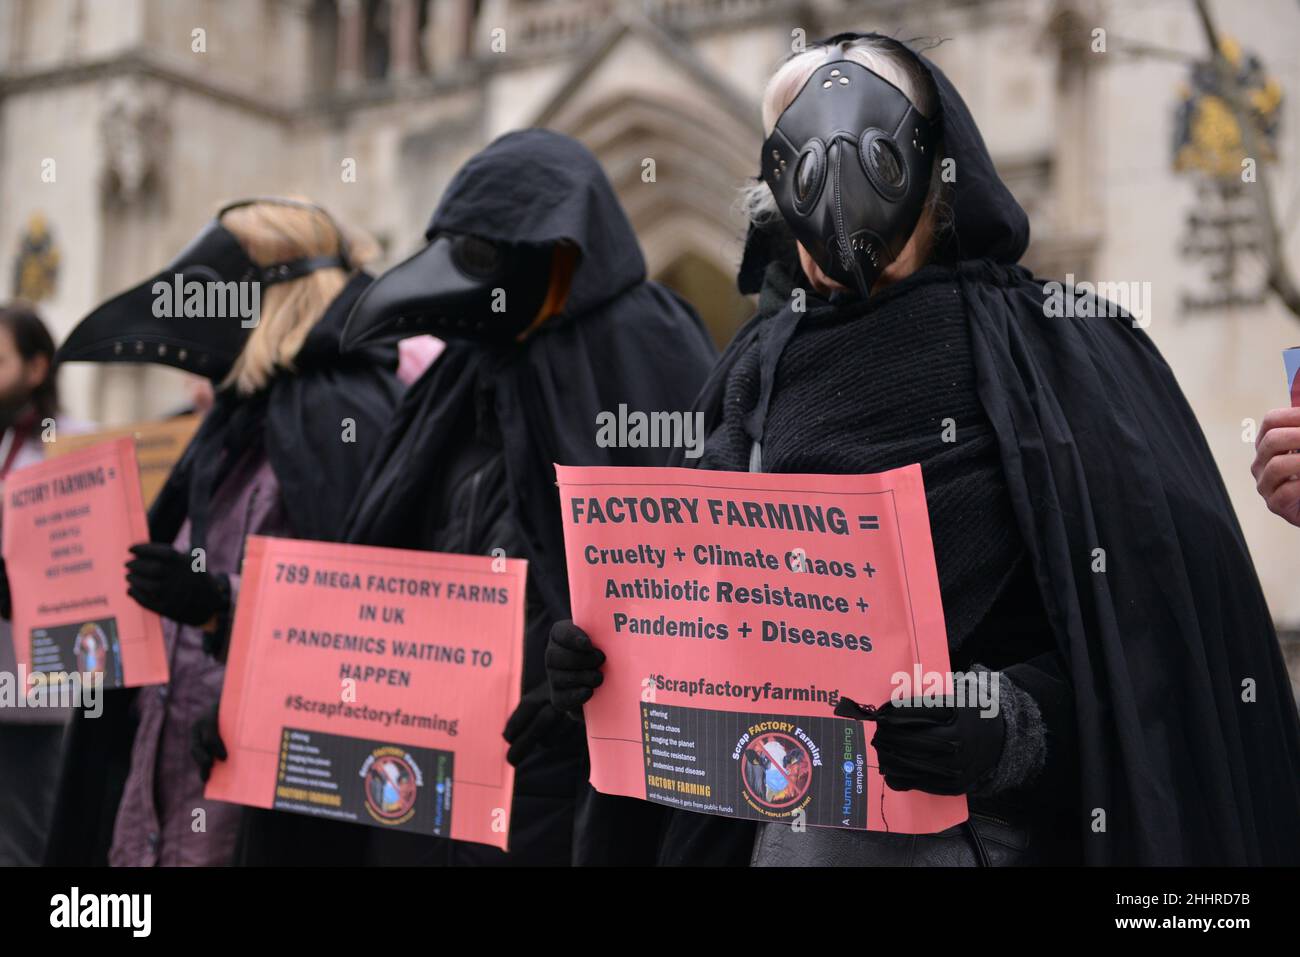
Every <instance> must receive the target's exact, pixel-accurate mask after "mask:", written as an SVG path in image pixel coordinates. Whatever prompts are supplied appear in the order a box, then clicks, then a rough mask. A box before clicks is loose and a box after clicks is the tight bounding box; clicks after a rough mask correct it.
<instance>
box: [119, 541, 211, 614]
mask: <svg viewBox="0 0 1300 957" xmlns="http://www.w3.org/2000/svg"><path fill="white" fill-rule="evenodd" d="M131 554H132V555H134V556H135V558H132V559H131V560H130V561H128V562H127V563H126V584H127V589H126V593H127V594H128V595H130V596H131V597H132V598H134V599H135V600H136V601H137V602H138V603H139V604H140V605H141V606H143V607H144V608H147V609H149V610H150V611H154V612H157V613H158V614H160V615H162V616H163V617H164V618H170V619H171V620H172V621H179V622H180V623H181V624H183V625H202V624H204V623H205V622H207V621H209V620H210V619H211V618H212V617H213V616H214V615H217V614H220V613H223V612H226V611H228V610H229V608H230V582H229V580H227V578H226V576H225V575H214V574H212V573H211V572H196V571H194V570H193V569H192V568H191V566H190V562H191V561H192V559H191V558H190V556H189V555H185V554H182V553H181V552H178V551H176V549H174V548H172V547H171V546H170V545H159V544H156V543H153V542H142V543H141V544H139V545H132V546H131Z"/></svg>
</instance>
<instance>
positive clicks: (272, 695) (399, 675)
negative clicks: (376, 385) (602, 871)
mask: <svg viewBox="0 0 1300 957" xmlns="http://www.w3.org/2000/svg"><path fill="white" fill-rule="evenodd" d="M527 574H528V563H527V562H525V561H522V560H520V559H513V558H512V559H493V558H488V557H485V556H480V555H444V554H440V553H438V552H415V551H405V550H401V549H395V548H371V547H369V546H364V545H336V544H332V543H325V542H304V541H295V540H291V539H282V538H264V537H261V536H256V535H254V536H251V537H250V538H249V539H248V546H247V550H246V552H245V557H244V577H243V585H242V587H241V589H240V593H239V606H238V608H237V609H236V610H235V624H234V630H233V632H232V634H231V641H230V656H229V660H228V662H227V665H226V681H225V685H224V686H223V687H222V691H221V711H220V718H219V723H220V726H221V738H222V740H223V741H224V742H225V744H226V749H227V751H228V752H229V759H228V760H226V761H218V762H217V763H216V765H215V766H214V767H213V770H212V778H211V780H210V781H209V782H208V786H207V790H206V791H205V794H206V796H207V797H209V798H212V799H215V800H220V801H230V802H232V803H236V804H250V805H252V806H254V807H263V808H275V809H276V810H280V811H291V812H295V813H299V814H311V815H315V816H318V817H327V818H330V819H331V820H336V821H348V822H351V823H356V824H368V825H371V826H373V827H381V828H387V829H390V830H401V831H410V832H412V833H416V834H426V835H433V836H436V837H451V838H454V839H456V840H461V841H476V842H478V843H480V844H491V845H493V846H495V847H499V848H501V849H502V850H505V849H506V848H507V846H508V840H507V838H508V834H509V825H510V807H511V801H512V796H513V793H514V779H515V772H514V768H513V767H511V766H510V765H509V764H508V763H507V762H506V742H505V740H504V739H503V738H502V737H501V731H502V729H503V728H504V727H505V724H506V719H507V718H509V716H510V714H511V712H513V711H514V709H515V707H516V706H517V705H518V704H519V693H520V685H521V683H522V680H523V649H524V587H525V582H526V580H527Z"/></svg>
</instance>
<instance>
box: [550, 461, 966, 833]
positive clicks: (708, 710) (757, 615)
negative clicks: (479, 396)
mask: <svg viewBox="0 0 1300 957" xmlns="http://www.w3.org/2000/svg"><path fill="white" fill-rule="evenodd" d="M556 469H557V472H558V475H559V484H560V493H561V494H560V497H561V505H562V510H563V521H564V533H565V543H566V549H567V557H568V568H569V588H570V598H571V601H572V607H573V617H574V621H575V623H576V624H578V625H579V626H580V627H581V628H583V629H584V630H586V632H587V633H588V634H589V635H590V636H591V639H592V641H593V642H594V643H595V644H596V645H597V646H598V647H599V648H600V649H601V650H602V651H604V652H605V654H606V656H607V659H608V660H607V662H606V664H605V666H604V676H605V678H604V682H603V684H602V685H601V686H600V687H599V688H598V689H597V690H596V692H595V694H594V695H593V696H592V698H591V700H590V701H588V702H587V704H586V706H585V712H586V724H587V742H588V748H589V750H590V754H591V783H592V786H593V787H595V788H596V789H597V790H599V791H603V792H605V793H608V794H620V795H626V796H629V797H638V798H644V799H647V800H653V801H656V802H659V803H664V804H669V805H672V806H675V807H680V808H683V809H686V810H692V811H699V812H703V813H713V814H723V815H728V816H735V817H743V818H747V819H751V820H759V821H792V820H795V819H797V817H796V816H797V815H800V814H802V820H803V823H805V824H810V825H813V826H826V827H847V828H856V829H863V828H866V829H870V830H890V831H897V832H903V833H911V834H923V833H932V832H935V831H940V830H943V829H944V828H947V827H951V826H952V825H954V824H957V823H959V822H961V821H963V820H965V819H966V816H967V811H966V799H965V798H964V797H943V796H938V795H932V794H924V793H920V792H916V791H905V792H904V791H892V790H889V789H888V788H886V787H884V784H883V780H882V778H881V777H880V774H879V771H878V770H877V768H876V760H875V753H874V751H872V749H871V746H870V744H869V740H870V737H871V734H872V728H871V727H870V726H868V725H864V724H863V723H862V722H859V721H854V720H848V719H843V718H837V717H835V716H834V714H833V711H834V708H835V705H836V703H837V702H838V700H839V696H840V695H841V694H843V695H845V696H847V697H850V698H853V699H854V700H856V701H858V702H860V703H871V704H876V705H880V704H883V703H884V702H885V701H887V700H888V699H889V697H890V694H891V692H892V691H893V689H894V686H895V685H894V676H895V675H896V674H899V673H904V674H906V675H907V676H908V677H909V678H914V677H915V676H916V674H917V670H918V666H919V670H920V671H921V672H925V673H939V674H944V675H946V674H947V673H948V667H949V666H948V648H947V641H946V633H945V630H944V622H943V605H942V601H941V599H940V595H939V582H938V575H937V574H936V571H935V564H934V549H933V546H932V544H931V541H930V523H929V517H928V514H927V512H926V506H925V491H924V488H923V485H922V481H921V468H920V466H918V465H913V466H908V467H907V468H901V469H896V470H894V471H892V472H883V473H881V474H878V475H777V474H748V473H741V472H713V471H705V470H697V469H656V468H572V467H566V466H557V467H556ZM919 695H920V690H919V689H918V696H919Z"/></svg>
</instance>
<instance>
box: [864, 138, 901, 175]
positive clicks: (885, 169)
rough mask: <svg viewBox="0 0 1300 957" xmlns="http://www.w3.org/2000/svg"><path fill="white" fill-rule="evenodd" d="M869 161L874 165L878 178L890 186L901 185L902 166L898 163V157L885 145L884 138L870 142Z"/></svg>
mask: <svg viewBox="0 0 1300 957" xmlns="http://www.w3.org/2000/svg"><path fill="white" fill-rule="evenodd" d="M870 162H871V163H872V164H873V165H874V166H875V167H876V172H877V173H879V174H880V178H881V179H882V180H884V181H885V182H886V183H888V184H889V185H890V186H894V187H898V186H902V185H903V167H902V166H901V165H900V164H899V162H898V157H897V156H895V155H894V154H893V153H892V152H891V151H890V150H889V147H887V146H885V142H884V140H876V141H875V142H874V143H872V144H871V159H870Z"/></svg>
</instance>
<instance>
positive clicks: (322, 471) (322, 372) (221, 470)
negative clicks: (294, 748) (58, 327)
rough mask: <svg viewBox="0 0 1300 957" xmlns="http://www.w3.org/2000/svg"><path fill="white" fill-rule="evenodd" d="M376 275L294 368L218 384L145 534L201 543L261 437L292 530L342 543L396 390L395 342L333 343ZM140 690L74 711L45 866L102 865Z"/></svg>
mask: <svg viewBox="0 0 1300 957" xmlns="http://www.w3.org/2000/svg"><path fill="white" fill-rule="evenodd" d="M372 281H373V280H372V279H371V277H370V276H368V275H366V274H365V273H357V274H355V275H354V276H352V277H351V278H350V279H349V281H348V283H347V285H346V286H344V287H343V289H342V290H341V291H340V292H339V294H338V295H337V296H336V297H335V298H334V300H333V302H331V303H330V305H329V306H328V308H327V309H326V311H325V313H324V314H323V315H322V316H321V318H320V319H319V320H318V321H317V323H316V324H315V325H314V326H313V327H312V329H311V331H310V332H309V333H308V334H307V338H306V339H305V340H304V342H303V345H302V348H301V349H300V350H299V352H298V355H297V357H296V358H295V360H294V370H293V372H280V373H279V374H277V375H276V376H275V377H274V378H273V379H272V380H271V382H270V384H269V385H268V386H267V387H266V388H265V389H263V390H261V391H260V392H258V393H256V394H255V395H252V396H247V397H244V396H239V395H237V394H236V393H235V392H234V391H233V390H226V389H223V390H221V391H219V392H218V393H217V398H216V401H215V402H214V404H213V407H212V409H211V411H210V412H209V413H208V414H207V416H205V417H204V420H203V423H202V425H200V426H199V430H198V432H196V433H195V435H194V438H193V439H191V440H190V444H189V445H188V446H187V447H186V449H185V452H184V453H183V454H182V456H181V458H180V461H178V462H177V463H176V466H175V467H174V468H173V469H172V472H171V474H170V475H169V476H168V478H167V481H166V483H165V484H164V485H163V488H162V490H161V491H160V492H159V493H158V497H157V499H155V500H154V503H153V505H152V506H151V507H150V509H149V537H150V539H151V540H152V541H155V542H164V543H171V542H172V541H174V540H175V538H176V535H177V534H178V533H179V532H180V529H181V526H182V525H183V524H184V522H185V520H186V519H187V518H188V519H190V523H191V530H192V540H193V541H194V543H195V544H196V545H197V544H199V543H201V542H202V541H203V539H204V533H205V531H206V528H207V520H208V508H209V504H210V502H211V499H212V496H213V494H214V493H215V491H216V490H217V489H218V488H219V487H220V485H221V480H222V479H223V478H224V477H225V475H226V471H227V470H228V469H229V468H232V467H233V466H234V464H235V463H237V462H238V461H239V459H240V458H241V456H242V453H243V452H245V451H246V450H248V449H250V448H254V447H256V446H257V445H259V444H261V445H264V446H265V451H266V455H267V459H268V461H269V463H270V465H271V469H272V471H273V472H274V473H275V477H276V481H277V482H278V483H279V486H280V494H281V498H282V499H283V503H284V508H285V512H286V514H287V516H288V518H289V522H290V525H291V527H292V528H293V531H294V535H295V536H296V537H298V538H304V539H314V540H317V541H338V540H339V538H340V532H341V528H342V517H343V516H344V515H346V514H347V509H348V508H349V506H350V505H351V503H352V499H353V497H354V496H355V495H356V494H357V490H358V487H359V483H360V481H361V476H362V474H363V473H364V471H365V469H366V467H367V466H368V465H369V463H370V461H371V459H372V458H373V457H374V455H375V453H376V451H377V448H378V445H379V440H380V437H381V436H382V434H383V431H384V429H385V428H386V427H387V424H388V422H389V420H390V418H391V415H392V410H393V407H394V406H395V405H396V403H397V400H398V398H399V396H400V394H401V385H400V383H399V382H398V380H397V378H396V375H395V374H394V372H395V369H396V366H397V353H396V350H395V349H394V348H392V347H391V346H389V347H373V348H371V349H368V350H366V351H364V352H357V353H352V354H349V355H342V354H341V353H340V351H339V342H340V339H341V337H342V334H343V327H344V325H345V324H346V322H347V317H348V313H349V312H350V311H351V309H352V306H353V304H354V303H355V302H356V300H357V299H358V297H360V295H361V293H362V292H363V291H364V290H365V288H366V286H368V285H369V284H370V283H371V282H372ZM347 419H351V420H353V422H354V423H355V430H354V436H355V441H353V442H343V441H340V437H341V435H342V434H343V431H344V427H345V420H347ZM137 690H138V689H129V690H121V691H115V692H113V693H111V694H109V695H106V696H105V700H104V712H103V714H102V715H101V716H100V717H99V718H97V719H95V720H93V721H90V720H86V719H85V718H84V716H83V715H82V714H81V713H80V712H78V713H76V714H75V715H74V716H73V721H72V724H71V726H70V728H69V732H68V735H69V737H68V746H67V752H66V755H65V758H64V767H63V773H62V775H61V778H60V782H59V791H58V797H57V799H56V802H55V810H54V815H55V818H54V826H53V827H52V830H51V835H50V844H49V849H48V851H47V854H46V859H47V863H50V864H72V865H79V864H103V863H106V861H107V857H108V848H109V845H110V844H111V842H112V837H113V826H114V821H115V819H116V816H117V807H118V803H119V801H120V798H121V793H122V788H123V785H124V783H125V781H126V775H127V772H128V771H129V769H130V762H131V743H132V740H133V738H134V736H135V724H134V717H133V708H132V704H133V702H134V700H135V695H136V694H137ZM195 773H196V774H197V773H198V772H197V770H196V771H195ZM250 813H252V812H250Z"/></svg>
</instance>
